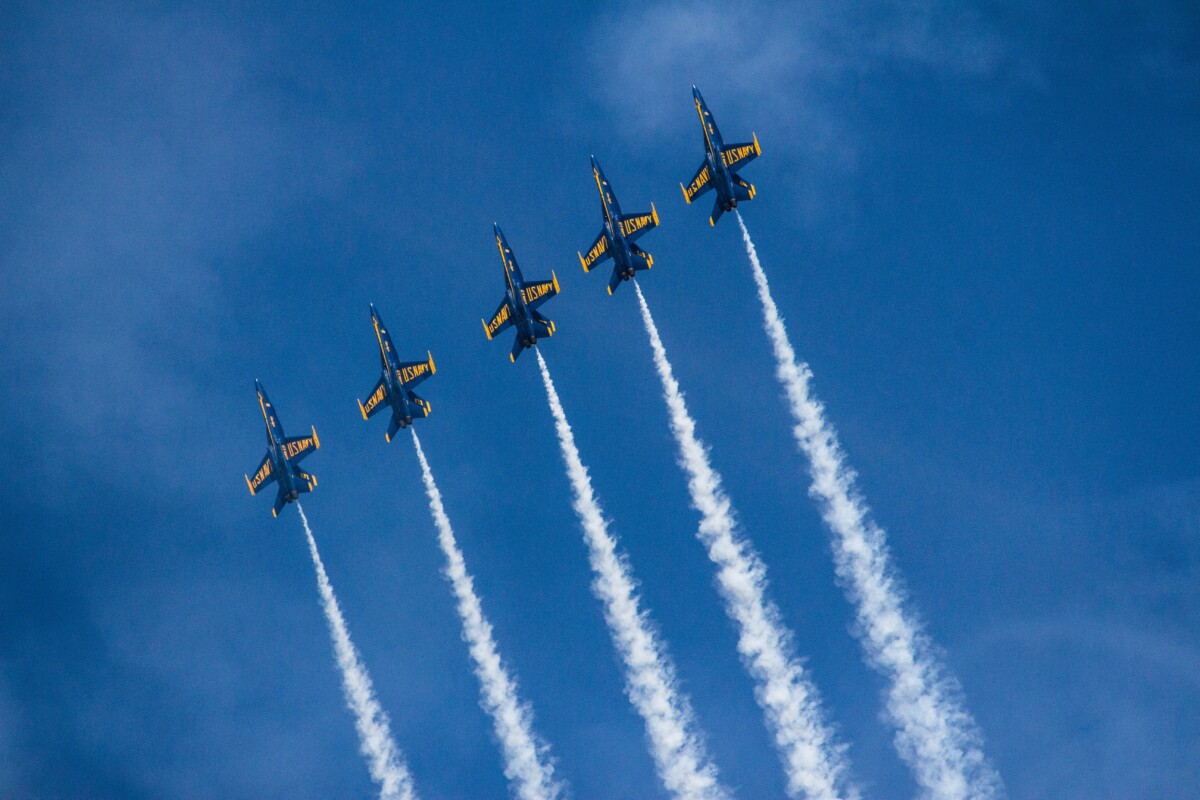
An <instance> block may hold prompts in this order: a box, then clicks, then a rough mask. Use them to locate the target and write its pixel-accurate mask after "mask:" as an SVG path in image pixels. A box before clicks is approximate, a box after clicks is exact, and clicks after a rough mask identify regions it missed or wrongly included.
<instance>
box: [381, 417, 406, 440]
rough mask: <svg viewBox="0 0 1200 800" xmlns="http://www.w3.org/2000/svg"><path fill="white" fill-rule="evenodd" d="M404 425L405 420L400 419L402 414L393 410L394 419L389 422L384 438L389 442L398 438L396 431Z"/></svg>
mask: <svg viewBox="0 0 1200 800" xmlns="http://www.w3.org/2000/svg"><path fill="white" fill-rule="evenodd" d="M403 426H404V420H402V419H400V415H399V414H397V413H396V412H395V411H393V412H392V421H391V422H389V423H388V429H387V432H386V433H384V434H383V438H385V439H387V440H388V441H389V442H391V441H392V439H395V438H396V431H398V430H400V428H402V427H403Z"/></svg>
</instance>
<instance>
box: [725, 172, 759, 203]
mask: <svg viewBox="0 0 1200 800" xmlns="http://www.w3.org/2000/svg"><path fill="white" fill-rule="evenodd" d="M730 177H731V178H732V180H733V196H734V198H735V199H736V200H737V201H738V202H741V201H742V200H753V199H754V195H755V191H754V184H752V183H746V181H745V179H743V178H742V176H741V175H732V176H730Z"/></svg>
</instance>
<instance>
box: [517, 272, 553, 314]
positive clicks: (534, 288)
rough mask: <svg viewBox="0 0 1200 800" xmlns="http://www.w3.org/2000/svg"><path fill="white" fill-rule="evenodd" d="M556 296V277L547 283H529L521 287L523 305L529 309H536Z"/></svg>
mask: <svg viewBox="0 0 1200 800" xmlns="http://www.w3.org/2000/svg"><path fill="white" fill-rule="evenodd" d="M550 274H551V275H553V274H554V273H550ZM556 294H558V278H557V277H554V278H551V279H550V280H548V281H530V282H529V283H526V284H525V285H523V286H522V287H521V297H522V298H523V299H524V300H525V305H527V306H529V307H530V308H537V307H538V306H540V305H541V304H542V303H544V302H546V301H547V300H549V299H550V298H551V297H554V295H556Z"/></svg>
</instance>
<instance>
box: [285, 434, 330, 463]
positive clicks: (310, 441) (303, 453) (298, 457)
mask: <svg viewBox="0 0 1200 800" xmlns="http://www.w3.org/2000/svg"><path fill="white" fill-rule="evenodd" d="M320 446H321V440H320V439H318V438H317V429H316V428H313V430H312V433H311V434H310V435H308V436H293V437H291V438H290V439H284V440H283V455H284V456H285V457H286V458H287V460H288V461H290V462H291V463H293V464H297V463H299V462H301V461H303V460H304V459H305V458H307V457H308V456H309V455H310V454H311V453H313V452H314V451H316V450H317V449H318V448H319V447H320Z"/></svg>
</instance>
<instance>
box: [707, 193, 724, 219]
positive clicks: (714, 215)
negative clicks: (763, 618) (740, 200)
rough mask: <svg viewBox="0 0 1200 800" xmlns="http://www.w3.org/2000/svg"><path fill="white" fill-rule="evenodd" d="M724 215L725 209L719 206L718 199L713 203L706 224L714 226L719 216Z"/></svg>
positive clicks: (719, 200) (719, 199) (719, 201)
mask: <svg viewBox="0 0 1200 800" xmlns="http://www.w3.org/2000/svg"><path fill="white" fill-rule="evenodd" d="M724 213H725V207H724V206H722V205H721V198H720V197H718V198H717V201H716V202H715V203H713V210H712V214H711V215H710V216H709V218H708V224H709V225H716V224H717V220H719V219H720V218H721V215H722V214H724Z"/></svg>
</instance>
